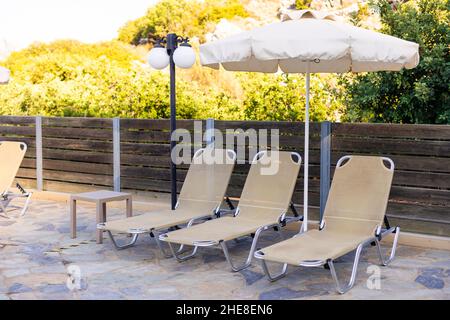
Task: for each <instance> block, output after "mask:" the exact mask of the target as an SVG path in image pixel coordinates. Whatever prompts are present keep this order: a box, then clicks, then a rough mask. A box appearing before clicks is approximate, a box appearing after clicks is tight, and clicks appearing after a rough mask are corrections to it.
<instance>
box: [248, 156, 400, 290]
mask: <svg viewBox="0 0 450 320" xmlns="http://www.w3.org/2000/svg"><path fill="white" fill-rule="evenodd" d="M344 161H347V162H346V163H344ZM385 163H387V164H389V168H387V167H386V165H385ZM393 173H394V163H393V162H392V160H390V159H388V158H383V157H366V156H345V157H343V158H341V159H340V160H339V161H338V163H337V165H336V171H335V173H334V178H333V183H332V185H331V190H330V193H329V196H328V201H327V204H326V207H325V212H324V218H323V219H322V221H321V224H320V230H311V231H308V232H305V233H299V234H297V235H296V236H294V237H293V238H291V239H288V240H285V241H282V242H279V243H277V244H274V245H272V246H270V247H267V248H264V249H262V250H259V251H257V252H255V257H256V258H258V259H261V260H262V263H263V268H264V271H265V272H266V274H267V275H268V277H269V279H270V280H272V281H275V280H277V279H279V278H281V277H283V276H284V275H285V274H286V271H287V266H288V265H294V266H304V267H318V266H326V267H329V269H330V271H331V274H332V276H333V279H334V280H335V282H336V287H337V290H338V292H340V293H345V292H346V291H348V290H349V289H351V288H352V286H353V284H354V282H355V278H356V271H357V267H358V261H359V257H360V254H361V250H362V248H363V246H364V245H366V244H369V243H376V245H377V247H378V253H379V256H380V259H381V262H382V264H383V265H387V264H388V263H389V262H390V261H391V260H392V259H393V258H394V256H395V249H396V245H397V239H398V235H399V233H400V228H398V227H394V228H390V227H388V229H387V230H382V229H381V225H382V223H383V218H384V215H385V211H386V206H387V203H388V198H389V192H390V188H391V182H392V176H393ZM388 233H395V238H394V243H393V246H392V251H391V256H390V258H389V259H387V260H385V259H384V258H383V256H382V253H381V248H380V244H379V241H380V240H381V237H382V236H383V235H386V234H388ZM355 249H356V255H355V260H354V264H353V271H352V275H351V279H350V282H349V284H348V285H346V286H344V287H341V286H340V284H339V281H338V278H337V275H336V271H335V268H334V264H333V261H334V260H335V259H337V258H339V257H341V256H343V255H345V254H347V253H349V252H351V251H353V250H355ZM266 261H271V262H278V263H282V264H283V268H282V271H281V273H279V274H277V275H271V274H270V272H269V270H268V267H267V264H266Z"/></svg>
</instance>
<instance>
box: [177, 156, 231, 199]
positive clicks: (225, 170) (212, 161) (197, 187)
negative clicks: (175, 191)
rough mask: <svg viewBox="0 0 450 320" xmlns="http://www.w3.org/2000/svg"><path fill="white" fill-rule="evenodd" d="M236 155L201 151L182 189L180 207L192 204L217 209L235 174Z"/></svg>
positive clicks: (191, 166) (194, 160) (194, 158)
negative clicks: (202, 204) (232, 175)
mask: <svg viewBox="0 0 450 320" xmlns="http://www.w3.org/2000/svg"><path fill="white" fill-rule="evenodd" d="M235 160H236V153H235V152H234V151H233V150H225V149H212V148H206V149H201V150H199V151H198V152H196V153H195V155H194V157H193V159H192V163H191V165H190V167H189V170H188V172H187V175H186V178H185V180H184V183H183V187H182V188H181V192H180V196H179V201H178V206H179V207H180V208H181V207H182V206H184V205H187V204H188V203H192V202H204V203H205V204H206V203H209V205H211V206H212V207H217V206H218V205H220V203H221V202H222V200H223V197H224V195H225V192H226V190H227V187H228V182H229V181H230V177H231V173H232V172H233V168H234V163H235Z"/></svg>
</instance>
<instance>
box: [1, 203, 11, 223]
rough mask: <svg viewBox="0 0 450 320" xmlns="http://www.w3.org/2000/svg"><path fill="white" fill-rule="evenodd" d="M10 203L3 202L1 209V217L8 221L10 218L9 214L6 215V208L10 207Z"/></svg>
mask: <svg viewBox="0 0 450 320" xmlns="http://www.w3.org/2000/svg"><path fill="white" fill-rule="evenodd" d="M8 204H9V201H8V200H2V201H0V209H1V212H2V214H0V217H3V218H6V219H10V217H8V215H7V213H6V207H7V206H8Z"/></svg>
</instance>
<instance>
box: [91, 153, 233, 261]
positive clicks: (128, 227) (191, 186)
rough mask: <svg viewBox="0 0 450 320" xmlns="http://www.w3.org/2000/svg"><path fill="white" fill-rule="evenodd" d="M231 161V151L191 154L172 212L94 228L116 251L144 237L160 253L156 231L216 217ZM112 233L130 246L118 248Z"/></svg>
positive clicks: (148, 214)
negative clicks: (128, 238) (128, 237)
mask: <svg viewBox="0 0 450 320" xmlns="http://www.w3.org/2000/svg"><path fill="white" fill-rule="evenodd" d="M235 160H236V153H235V152H234V151H233V150H224V149H212V148H206V149H200V150H198V151H197V152H196V153H195V154H194V157H193V159H192V164H191V165H190V167H189V170H188V172H187V175H186V178H185V180H184V183H183V187H182V188H181V192H180V196H179V198H178V202H177V206H176V208H175V210H170V209H167V210H161V211H157V212H150V213H146V214H142V215H139V216H134V217H130V218H125V219H120V220H112V221H109V222H105V223H100V224H98V225H97V228H98V229H101V230H105V231H107V232H108V235H109V236H110V238H111V240H112V242H113V244H114V245H115V247H116V248H117V249H124V248H127V247H130V246H132V245H134V244H135V243H136V240H137V238H138V236H139V235H140V234H143V233H148V234H150V236H151V237H154V238H155V240H156V243H157V244H158V246H159V248H160V249H161V251H162V252H163V253H164V250H163V249H162V246H161V244H160V242H159V239H158V232H159V231H161V230H167V229H168V228H171V227H177V226H180V225H184V224H187V226H188V227H189V226H191V225H192V224H193V223H194V222H196V221H199V220H202V219H205V218H211V216H212V215H214V214H216V215H217V214H218V213H219V209H220V205H221V203H222V200H223V198H224V195H225V192H226V189H227V186H228V182H229V180H230V177H231V174H232V172H233V168H234V163H235ZM112 232H115V233H127V234H132V235H133V238H132V239H131V242H130V243H128V244H125V245H119V244H118V243H117V242H116V240H115V239H114V237H113V235H112Z"/></svg>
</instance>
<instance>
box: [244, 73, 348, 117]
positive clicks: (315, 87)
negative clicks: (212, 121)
mask: <svg viewBox="0 0 450 320" xmlns="http://www.w3.org/2000/svg"><path fill="white" fill-rule="evenodd" d="M246 78H247V79H245V81H242V84H243V89H244V92H245V98H244V100H243V113H244V119H248V120H284V121H304V119H305V103H306V91H305V76H304V75H262V74H248V75H247V77H246ZM334 79H335V76H334V75H321V76H319V75H313V76H312V77H311V89H310V120H311V121H323V120H327V119H328V120H338V119H339V115H340V113H341V112H342V104H341V103H340V101H339V100H337V99H336V98H335V97H337V96H338V95H333V94H330V93H332V91H334V90H338V87H337V86H335V83H336V81H334Z"/></svg>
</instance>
